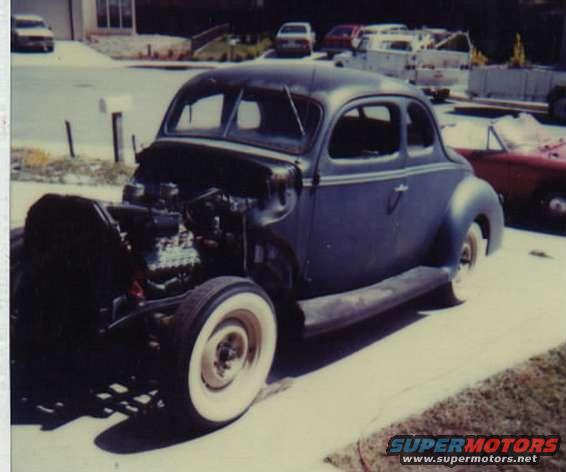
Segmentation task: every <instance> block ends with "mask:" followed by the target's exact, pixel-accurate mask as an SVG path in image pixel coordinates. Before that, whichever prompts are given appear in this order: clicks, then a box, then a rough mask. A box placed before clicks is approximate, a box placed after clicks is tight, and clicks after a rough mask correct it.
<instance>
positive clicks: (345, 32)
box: [328, 26, 354, 38]
mask: <svg viewBox="0 0 566 472" xmlns="http://www.w3.org/2000/svg"><path fill="white" fill-rule="evenodd" d="M352 31H354V28H352V27H350V26H337V27H336V28H333V29H332V30H331V31H330V33H328V36H338V37H347V38H349V37H350V36H351V35H352Z"/></svg>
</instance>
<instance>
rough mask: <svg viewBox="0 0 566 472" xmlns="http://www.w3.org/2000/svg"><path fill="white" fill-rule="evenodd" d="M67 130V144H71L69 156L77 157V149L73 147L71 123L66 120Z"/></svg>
mask: <svg viewBox="0 0 566 472" xmlns="http://www.w3.org/2000/svg"><path fill="white" fill-rule="evenodd" d="M65 129H66V130H67V143H69V155H70V156H71V157H73V158H74V157H76V156H75V147H74V146H73V132H72V131H71V123H70V122H69V121H68V120H65Z"/></svg>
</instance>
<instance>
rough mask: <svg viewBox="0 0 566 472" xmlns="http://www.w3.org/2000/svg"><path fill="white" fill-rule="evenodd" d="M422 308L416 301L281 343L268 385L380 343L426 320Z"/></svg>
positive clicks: (317, 368)
mask: <svg viewBox="0 0 566 472" xmlns="http://www.w3.org/2000/svg"><path fill="white" fill-rule="evenodd" d="M421 305H422V301H421V300H419V301H415V302H413V303H409V304H406V305H403V306H402V307H399V308H396V309H393V310H389V311H387V312H385V313H382V314H380V315H379V316H376V317H374V318H370V319H368V320H365V321H363V322H361V323H358V324H355V325H353V326H349V327H347V328H344V329H341V330H338V331H335V332H332V333H329V334H326V335H322V336H318V337H314V338H311V339H305V340H288V341H284V342H282V343H280V346H279V348H278V350H277V353H276V356H275V362H274V364H273V367H272V369H271V374H270V378H269V382H276V381H279V380H280V379H284V378H287V377H299V376H301V375H306V374H308V373H310V372H314V371H316V370H319V369H322V368H324V367H326V366H328V365H330V364H332V363H334V362H337V361H339V360H341V359H343V358H345V357H348V356H350V355H352V354H355V353H356V352H358V351H361V350H362V349H364V348H365V347H367V346H370V345H372V344H374V343H377V342H379V341H381V340H382V339H384V338H386V337H388V336H390V335H392V334H394V333H395V332H397V331H399V330H401V329H403V328H405V327H407V326H409V325H410V324H413V323H415V322H417V321H419V320H421V319H423V317H424V315H423V314H422V313H420V312H419V311H418V309H419V308H420V307H421Z"/></svg>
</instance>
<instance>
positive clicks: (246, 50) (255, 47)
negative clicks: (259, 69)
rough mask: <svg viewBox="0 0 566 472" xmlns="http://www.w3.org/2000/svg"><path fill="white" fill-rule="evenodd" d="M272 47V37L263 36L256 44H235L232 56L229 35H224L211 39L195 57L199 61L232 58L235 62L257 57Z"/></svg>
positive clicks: (221, 60)
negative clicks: (231, 55)
mask: <svg viewBox="0 0 566 472" xmlns="http://www.w3.org/2000/svg"><path fill="white" fill-rule="evenodd" d="M269 48H271V39H270V38H262V39H260V40H259V42H257V43H256V44H242V43H238V44H236V45H235V46H234V55H233V57H232V58H230V45H229V44H228V37H227V36H223V37H221V38H218V39H216V40H214V41H211V42H210V43H208V44H207V45H206V46H204V47H203V48H202V49H201V50H200V51H198V52H197V53H196V54H194V56H193V59H194V60H197V61H220V62H225V61H228V60H230V59H231V60H232V61H235V62H239V61H245V60H250V59H255V58H256V57H258V56H260V55H261V54H263V53H264V52H265V51H267V50H268V49H269Z"/></svg>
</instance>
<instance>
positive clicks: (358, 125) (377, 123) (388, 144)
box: [328, 104, 400, 159]
mask: <svg viewBox="0 0 566 472" xmlns="http://www.w3.org/2000/svg"><path fill="white" fill-rule="evenodd" d="M399 117H400V113H399V109H398V108H397V107H396V106H394V105H389V104H387V105H385V104H383V105H365V106H361V107H356V108H353V109H351V110H349V111H347V112H346V113H344V114H343V115H342V117H341V118H340V119H339V120H338V123H337V124H336V126H335V127H334V130H333V131H332V136H331V138H330V143H329V146H328V153H329V154H330V157H332V158H333V159H360V158H382V157H384V156H390V155H392V154H395V153H396V152H397V151H399V145H400V124H399V123H400V120H399Z"/></svg>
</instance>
